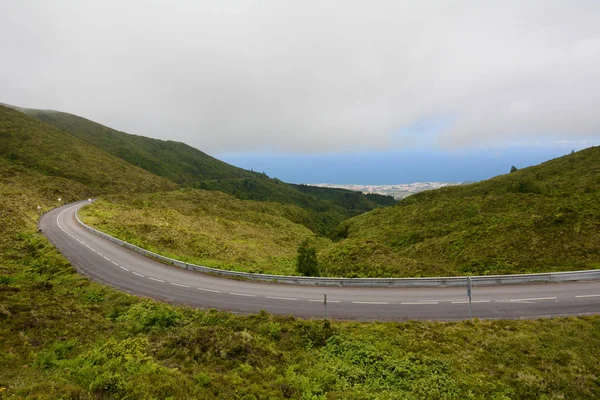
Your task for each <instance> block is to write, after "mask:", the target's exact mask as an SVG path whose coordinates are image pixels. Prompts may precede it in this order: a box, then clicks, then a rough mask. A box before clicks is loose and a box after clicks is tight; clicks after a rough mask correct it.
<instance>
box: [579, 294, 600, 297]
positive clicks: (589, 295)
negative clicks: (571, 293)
mask: <svg viewBox="0 0 600 400" xmlns="http://www.w3.org/2000/svg"><path fill="white" fill-rule="evenodd" d="M575 297H580V298H581V297H600V294H582V295H580V296H575Z"/></svg>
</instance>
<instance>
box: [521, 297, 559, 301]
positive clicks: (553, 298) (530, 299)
mask: <svg viewBox="0 0 600 400" xmlns="http://www.w3.org/2000/svg"><path fill="white" fill-rule="evenodd" d="M535 300H556V297H531V298H529V299H510V301H535Z"/></svg>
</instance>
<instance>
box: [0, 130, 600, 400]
mask: <svg viewBox="0 0 600 400" xmlns="http://www.w3.org/2000/svg"><path fill="white" fill-rule="evenodd" d="M0 121H4V120H3V119H0ZM91 167H92V166H91ZM105 167H106V166H105ZM96 170H102V168H100V166H96V168H93V169H92V171H96ZM91 178H93V179H91V182H92V184H90V183H86V184H84V183H82V182H79V181H76V180H71V179H67V178H65V177H61V176H49V175H45V174H42V173H40V172H38V171H37V170H35V169H32V168H27V167H26V166H25V165H21V164H20V162H19V161H18V160H12V161H9V160H6V159H2V158H0V201H2V204H1V207H0V229H1V231H0V398H7V399H8V398H36V399H57V398H79V399H86V398H169V397H170V396H171V397H172V398H207V399H210V398H245V399H254V398H273V399H278V398H301V397H302V398H328V399H348V398H355V399H369V398H373V399H374V398H379V399H393V398H397V399H400V398H402V399H411V398H412V399H423V398H430V399H465V398H496V399H503V398H521V399H537V398H578V399H586V398H587V399H596V398H598V397H600V381H599V380H598V376H600V366H599V364H598V362H597V354H598V352H599V351H600V318H599V317H586V318H568V319H553V320H536V321H506V322H504V321H489V322H486V321H473V322H458V323H427V322H418V323H417V322H405V323H381V324H379V323H376V324H364V323H352V322H333V323H328V322H325V323H324V322H323V321H303V320H298V319H294V318H290V317H273V316H269V315H267V314H264V313H263V314H259V315H252V316H237V315H232V314H228V313H221V312H216V311H214V310H209V311H198V310H192V309H188V308H177V307H173V306H170V305H167V304H162V303H157V302H153V301H150V300H144V299H139V298H137V297H134V296H129V295H127V294H124V293H120V292H118V291H115V290H113V289H111V288H108V287H103V286H101V285H98V284H95V283H92V282H90V281H88V280H87V279H86V278H84V277H82V276H79V275H78V274H76V273H75V271H74V269H73V268H72V267H71V266H70V265H69V263H68V262H67V261H66V260H65V259H64V258H63V257H62V256H61V255H60V254H58V253H57V251H56V250H55V249H54V248H53V247H52V246H51V245H50V244H49V242H48V241H47V240H46V239H45V238H44V237H43V236H42V235H40V234H39V233H38V232H37V230H36V225H35V219H36V212H35V207H36V206H37V205H38V204H40V205H41V206H42V207H43V208H48V207H50V206H52V205H53V203H54V202H55V197H56V195H57V194H59V193H62V192H63V191H64V189H65V188H66V187H68V188H69V189H70V190H71V192H72V193H73V194H74V195H77V196H82V197H83V196H86V195H87V194H88V193H92V192H95V191H97V190H98V187H96V186H93V184H94V182H97V183H98V185H101V184H103V183H102V182H103V180H102V179H101V175H99V176H98V178H97V179H96V178H95V177H94V176H92V177H91ZM113 178H114V179H119V178H118V176H115V177H113ZM73 179H75V178H73Z"/></svg>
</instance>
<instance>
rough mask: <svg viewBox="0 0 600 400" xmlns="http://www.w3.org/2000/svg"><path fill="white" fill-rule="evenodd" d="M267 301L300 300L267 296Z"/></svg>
mask: <svg viewBox="0 0 600 400" xmlns="http://www.w3.org/2000/svg"><path fill="white" fill-rule="evenodd" d="M267 299H274V300H298V299H297V298H295V297H277V296H267Z"/></svg>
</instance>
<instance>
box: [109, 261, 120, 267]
mask: <svg viewBox="0 0 600 400" xmlns="http://www.w3.org/2000/svg"><path fill="white" fill-rule="evenodd" d="M111 263H113V264H115V265H116V266H117V267H118V266H119V264H117V263H116V262H114V261H111Z"/></svg>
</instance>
